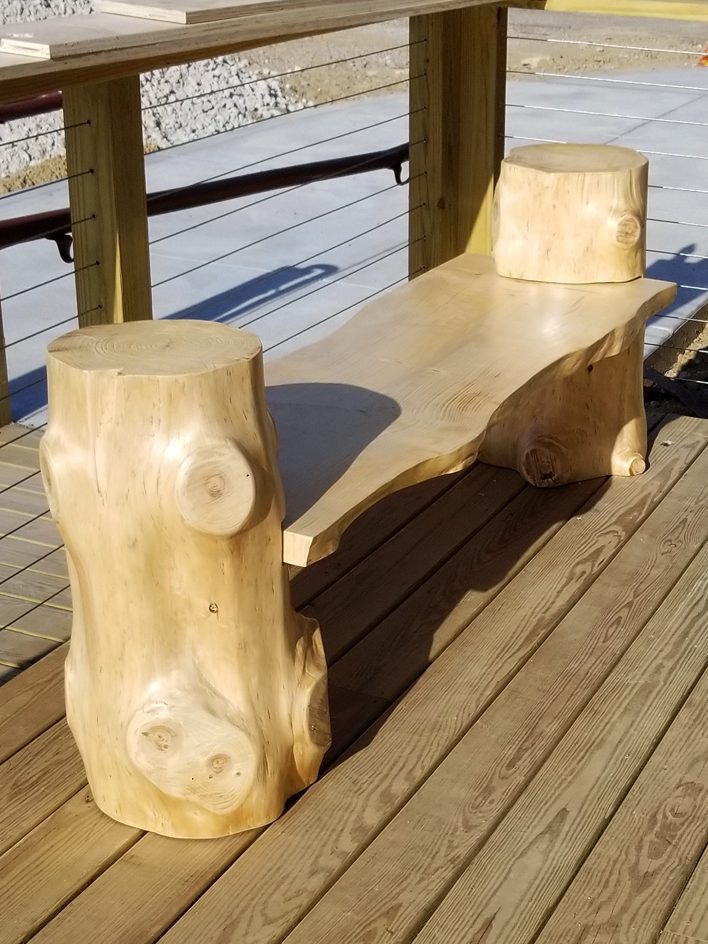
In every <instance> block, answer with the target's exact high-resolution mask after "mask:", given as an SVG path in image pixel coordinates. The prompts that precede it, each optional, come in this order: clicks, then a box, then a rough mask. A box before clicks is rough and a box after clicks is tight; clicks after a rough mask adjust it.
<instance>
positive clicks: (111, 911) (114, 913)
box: [37, 469, 522, 944]
mask: <svg viewBox="0 0 708 944" xmlns="http://www.w3.org/2000/svg"><path fill="white" fill-rule="evenodd" d="M475 473H476V474H475ZM470 477H471V480H472V483H473V484H474V491H473V490H472V487H471V486H470V487H469V489H468V492H466V493H464V494H465V495H467V497H471V496H472V495H474V494H478V493H479V490H480V489H483V492H482V495H483V498H484V501H485V503H486V505H488V506H490V507H495V506H496V507H502V506H503V505H504V504H505V502H506V501H507V500H508V482H509V481H510V480H514V481H515V483H516V488H517V489H518V488H520V487H522V486H521V483H520V482H519V481H518V479H517V478H516V476H514V475H513V474H512V473H505V472H499V471H497V470H492V469H479V470H473V471H472V472H471V473H469V474H468V475H467V476H466V477H465V478H470ZM453 484H454V482H453ZM457 484H458V485H462V484H463V481H462V480H460V481H458V483H457ZM426 489H427V486H424V487H423V491H426ZM415 491H416V492H417V491H419V490H418V489H416V490H415ZM398 497H402V496H394V499H393V500H394V501H395V499H396V498H398ZM413 497H414V496H413V495H410V496H409V503H410V500H412V498H413ZM451 499H452V495H451V494H449V493H448V494H446V495H443V496H442V498H441V499H440V500H439V502H437V503H436V504H440V505H441V506H444V507H441V508H440V509H439V511H438V514H439V515H440V517H442V518H443V519H444V520H447V521H449V520H450V518H451V517H452V515H453V513H452V512H451V510H450V509H449V507H448V506H449V505H450V504H452V505H453V506H454V509H455V512H454V513H455V514H456V515H457V517H458V518H464V517H465V516H464V514H461V513H460V512H461V506H462V504H463V503H464V502H463V501H461V498H460V497H457V498H456V500H455V501H454V502H452V503H451ZM472 511H473V515H472V518H473V519H474V518H476V517H477V516H478V515H483V514H484V512H483V511H482V510H481V509H479V508H477V507H476V506H473V509H472ZM432 520H433V518H432V516H431V515H424V516H423V519H422V520H421V518H415V520H414V521H410V522H408V523H407V525H406V526H405V527H404V528H403V530H402V531H401V532H400V537H398V538H395V539H392V540H389V541H388V542H385V543H383V544H382V545H381V547H380V548H379V550H378V551H377V552H376V553H374V554H372V555H371V556H370V557H369V558H367V561H366V564H365V565H362V566H361V567H359V568H357V570H358V573H359V578H360V579H361V580H363V581H365V582H368V583H369V584H371V585H372V586H373V585H374V584H375V580H374V576H375V574H376V573H378V572H379V570H380V569H381V568H383V570H384V571H385V572H390V571H392V569H393V565H392V563H391V562H389V563H387V561H389V559H390V561H393V560H398V559H399V558H400V555H401V552H402V549H403V546H405V547H407V548H408V550H409V553H410V555H411V556H413V557H417V558H418V566H419V567H422V566H423V561H424V560H426V559H427V557H428V555H427V554H426V555H421V554H420V553H418V554H417V555H416V554H415V550H416V545H418V546H419V545H420V542H421V536H426V534H427V531H428V527H429V525H430V524H431V523H432ZM470 524H472V522H470ZM462 526H463V524H462V522H461V523H460V524H458V525H457V527H462ZM444 538H445V535H444V529H443V528H441V529H440V536H439V538H438V542H437V543H438V545H439V549H438V553H439V555H440V556H442V557H444V556H445V553H448V554H449V553H450V552H451V551H452V550H453V549H454V547H455V536H454V534H451V535H450V541H449V542H448V543H447V551H446V550H445V545H446V542H445V539H444ZM426 548H427V549H429V550H430V554H431V556H432V558H433V559H435V555H434V554H433V551H432V546H431V545H430V544H426ZM428 566H429V565H428ZM389 605H390V604H389V602H388V598H387V595H386V594H379V595H378V596H377V597H376V598H375V599H372V600H371V606H370V608H369V613H368V617H369V618H370V617H371V614H372V612H373V613H374V614H376V613H377V612H378V614H379V617H380V616H382V615H384V613H385V612H386V610H387V608H388V607H389ZM330 609H331V607H330ZM341 617H342V618H341V619H340V618H338V616H337V614H335V613H333V618H332V622H331V623H330V631H329V633H328V635H327V638H326V646H327V649H328V650H329V652H330V658H332V655H331V653H332V652H333V650H334V649H335V648H336V645H337V639H338V630H339V626H340V625H341V623H342V622H346V623H347V625H350V624H351V625H356V624H357V622H358V621H359V620H358V617H357V616H356V615H352V614H351V612H350V611H349V608H348V606H346V605H345V606H343V607H342V613H341ZM362 634H363V630H360V631H359V633H358V634H357V635H362ZM332 697H333V701H334V702H335V704H338V705H340V706H341V705H342V704H343V698H344V699H346V702H345V704H346V713H347V716H346V717H345V713H344V712H343V711H340V712H339V715H338V717H339V719H340V722H341V724H340V729H339V732H338V738H337V741H338V745H339V746H337V745H335V747H334V749H333V751H332V752H331V755H330V760H331V759H332V758H333V757H334V756H336V754H337V751H340V752H341V749H342V746H344V745H346V744H347V743H349V741H351V740H352V737H353V735H352V734H351V733H350V732H351V731H352V730H354V731H356V730H357V727H356V726H357V725H359V724H360V717H359V714H360V713H359V712H358V711H357V710H356V708H355V705H356V703H355V700H354V699H353V697H352V695H350V694H349V693H345V694H344V695H343V696H341V695H340V694H339V693H338V691H337V690H336V689H335V690H334V691H333V692H332ZM383 707H385V706H384V705H380V706H379V708H378V710H379V711H380V710H382V709H383ZM367 710H368V712H369V713H370V712H371V706H370V705H369V706H368V709H367ZM374 711H376V707H374ZM60 813H61V811H57V814H55V817H57V818H58V817H59V815H60ZM40 828H41V827H40ZM255 837H256V833H255V832H254V833H252V834H249V835H248V837H244V838H247V840H248V841H247V842H245V843H240V842H237V841H236V840H234V841H232V842H229V843H216V844H214V843H210V844H208V848H205V846H204V845H200V844H189V845H187V846H183V847H181V848H183V850H184V855H180V856H179V857H169V862H165V861H162V860H161V859H160V856H159V852H160V851H162V854H163V856H164V850H165V846H164V845H161V843H162V842H164V841H163V840H160V838H159V837H156V836H151V835H147V836H145V837H144V838H143V839H141V840H140V841H139V842H138V843H137V845H136V846H134V847H133V848H132V849H131V851H130V853H128V854H127V855H126V856H122V857H121V858H120V859H119V860H118V861H117V862H116V863H115V864H114V865H113V866H111V867H110V868H109V869H108V871H107V872H106V873H105V874H104V875H103V876H101V877H100V878H98V879H97V880H95V881H94V882H93V883H92V884H91V886H90V888H89V889H88V890H87V891H86V892H84V894H83V895H81V896H80V897H79V898H78V899H77V900H76V901H75V902H73V903H72V904H71V905H69V907H68V908H66V909H65V910H64V911H62V912H61V914H59V915H58V916H57V918H56V919H55V920H54V921H52V922H51V923H50V925H49V926H48V927H47V929H46V936H47V938H48V939H52V940H64V939H66V940H73V941H74V942H76V941H77V940H78V939H80V937H81V935H82V934H83V933H84V931H85V928H86V920H85V917H84V915H85V914H87V913H89V912H93V913H96V912H97V910H98V911H100V913H101V915H102V916H103V920H102V941H103V944H106V942H107V941H114V940H115V941H118V940H122V939H123V938H124V935H125V933H126V931H125V928H126V923H125V921H126V919H125V913H124V910H123V909H120V908H118V909H117V908H116V907H115V904H116V890H117V889H119V890H120V894H119V897H120V899H121V900H131V901H134V902H135V906H134V908H133V909H131V919H130V920H131V924H130V928H131V930H130V933H131V936H132V937H135V938H136V939H139V938H140V937H141V936H142V935H143V934H147V933H148V932H147V930H146V929H147V928H148V927H154V926H155V924H156V923H157V924H158V925H160V926H163V925H164V929H165V930H166V928H167V927H168V926H169V925H170V924H171V923H172V920H173V915H174V914H175V913H177V912H178V911H179V910H181V909H182V908H183V907H184V905H185V904H186V903H187V901H188V900H191V899H192V898H196V897H197V896H198V895H199V894H200V893H201V892H203V891H204V890H205V889H206V888H207V887H208V885H209V884H210V882H211V881H212V880H214V879H215V878H217V877H218V875H219V874H220V873H221V872H222V871H223V869H224V868H225V867H226V866H227V865H228V864H229V863H230V862H232V861H233V860H234V859H235V858H237V856H238V855H239V854H240V852H241V851H243V849H244V848H246V846H247V845H248V844H250V842H251V841H253V840H254V839H255ZM240 838H241V837H239V839H240ZM109 858H110V856H109ZM89 866H90V863H89ZM90 879H91V872H90V871H88V870H83V869H82V868H81V863H79V862H77V863H76V868H75V870H73V871H72V872H70V873H67V874H66V875H65V885H64V887H65V888H66V887H67V886H68V885H72V886H73V887H74V888H76V889H81V888H82V887H83V886H84V885H85V884H86V883H87V882H89V881H90ZM146 888H149V889H150V890H151V891H150V894H149V895H146V894H145V893H144V890H145V889H146ZM43 900H44V901H45V902H48V903H49V904H51V893H50V892H47V894H46V895H45V896H44V897H43ZM43 938H44V934H40V935H39V937H38V938H37V940H38V941H41V940H43Z"/></svg>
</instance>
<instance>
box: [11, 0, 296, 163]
mask: <svg viewBox="0 0 708 944" xmlns="http://www.w3.org/2000/svg"><path fill="white" fill-rule="evenodd" d="M89 6H90V4H89V3H88V2H87V0H40V2H38V0H2V9H1V10H0V23H13V22H20V21H27V20H32V19H34V20H39V19H44V18H45V17H47V16H53V15H57V14H58V15H61V14H65V13H86V12H88V9H89ZM141 84H142V99H143V107H144V108H145V109H146V110H145V112H144V130H145V146H146V150H157V149H161V148H165V147H169V146H170V145H174V144H181V143H183V142H185V141H190V140H193V139H195V138H202V137H207V136H208V135H210V134H214V133H215V132H219V131H227V130H231V129H233V128H238V127H240V126H241V125H244V124H248V123H250V122H252V121H256V120H258V119H260V118H269V117H271V116H273V115H280V114H285V113H287V112H291V111H297V110H298V109H300V108H302V107H303V106H304V105H305V104H307V101H306V100H304V99H303V98H302V97H301V96H299V95H297V94H296V92H294V91H293V90H292V89H290V88H289V87H288V86H287V85H284V84H283V83H282V82H281V81H280V80H278V79H273V78H271V77H269V73H268V70H264V69H254V68H252V67H251V66H250V65H249V64H248V63H247V62H246V61H244V60H243V59H241V58H238V57H236V56H222V57H219V58H217V59H209V60H206V61H204V62H196V63H190V64H189V65H182V66H174V67H172V68H169V69H160V70H157V71H155V72H149V73H146V74H145V75H143V76H142V80H141ZM220 89H226V91H218V90H220ZM204 93H210V94H204ZM202 95H203V97H201V96H202ZM191 96H198V97H196V98H192V100H191V101H178V99H189V98H190V97H191ZM62 124H63V118H62V114H61V112H56V113H54V114H49V115H41V116H36V117H33V118H26V119H21V120H19V121H12V122H7V123H6V124H4V125H0V176H3V177H6V176H10V175H13V174H18V173H19V172H21V171H23V170H25V169H26V168H27V167H29V166H32V165H35V164H38V163H41V162H43V161H47V160H49V159H51V158H57V157H60V156H61V155H62V154H63V153H64V139H63V135H62V134H61V133H54V134H45V133H44V132H56V131H58V129H60V128H61V127H62ZM33 135H39V137H31V136H33ZM28 136H30V137H29V139H28V140H21V141H20V140H19V139H24V138H28ZM12 142H18V143H12ZM3 145H4V146H3Z"/></svg>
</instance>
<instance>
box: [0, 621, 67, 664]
mask: <svg viewBox="0 0 708 944" xmlns="http://www.w3.org/2000/svg"><path fill="white" fill-rule="evenodd" d="M58 645H59V643H58V642H57V640H56V639H49V638H48V637H47V636H40V635H37V634H35V633H21V632H17V631H16V630H14V629H2V630H0V660H2V661H3V662H4V663H6V664H7V665H14V666H17V668H18V669H26V668H29V666H31V665H32V664H33V663H34V662H36V661H37V660H38V659H41V658H42V657H43V656H46V655H47V654H48V653H50V652H51V651H52V650H53V649H56V648H57V646H58Z"/></svg>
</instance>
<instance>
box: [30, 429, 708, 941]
mask: <svg viewBox="0 0 708 944" xmlns="http://www.w3.org/2000/svg"><path fill="white" fill-rule="evenodd" d="M696 425H697V424H696V423H695V421H690V420H682V421H678V423H677V424H673V425H671V426H669V427H667V429H666V430H665V431H664V436H665V437H666V441H667V442H668V441H671V442H673V443H674V444H675V445H673V446H666V447H661V449H660V450H659V453H658V455H657V457H656V464H657V472H656V473H655V474H656V477H657V479H656V480H657V482H659V481H662V482H663V481H664V479H665V481H666V482H667V483H668V484H662V488H663V487H666V488H670V487H671V484H672V483H673V482H674V481H675V478H676V476H677V475H678V472H677V471H676V470H677V468H678V467H679V465H680V464H682V465H681V467H683V466H685V464H686V463H687V462H688V461H690V456H691V455H694V454H695V451H696V449H697V448H699V447H698V446H697V442H698V440H699V438H700V437H699V436H698V435H697V431H696ZM692 429H693V433H692ZM692 436H693V438H692ZM702 442H703V444H704V443H705V435H703V439H702ZM655 448H657V449H658V446H657V447H655ZM645 481H650V480H649V479H646V480H645ZM622 484H624V483H622ZM626 484H630V483H626ZM564 491H565V490H564ZM568 491H570V490H568ZM635 491H637V490H635ZM531 494H533V495H535V496H536V497H537V498H538V499H539V500H542V502H543V503H544V504H545V505H546V506H548V499H549V496H548V495H547V494H545V493H537V492H532V493H531ZM560 494H561V493H558V495H553V498H554V499H556V498H557V497H559V496H560ZM627 494H629V493H627ZM625 497H626V496H624V497H623V496H615V497H614V499H613V501H614V502H615V509H616V510H617V509H619V508H624V509H625V511H626V522H627V523H629V524H630V526H632V527H634V522H635V521H636V517H637V515H639V516H640V517H641V516H642V514H644V513H646V512H643V511H641V510H639V509H638V508H635V507H633V506H632V505H631V504H629V505H628V504H627V502H626V501H625V500H624V498H625ZM644 500H645V498H643V499H642V501H644ZM652 501H654V499H652ZM576 507H577V506H576ZM642 508H646V506H645V505H642ZM568 513H569V514H572V511H569V512H568ZM622 520H623V522H625V518H624V516H623V517H622ZM527 524H528V527H529V529H531V530H533V529H534V525H533V518H530V519H527ZM593 525H594V522H593V521H592V520H589V521H588V522H587V527H588V528H589V529H590V530H591V529H592V527H593ZM623 527H624V524H623ZM609 533H611V532H608V534H609ZM499 537H500V535H499V533H497V535H496V536H494V535H489V537H488V538H487V540H488V542H489V543H488V550H487V552H486V553H483V555H482V557H481V560H482V561H485V560H487V559H488V557H489V556H490V554H492V555H493V553H494V551H495V549H497V548H499ZM479 540H482V541H483V540H484V539H483V538H481V537H480V539H479ZM612 540H613V541H614V537H613V538H612ZM517 541H518V542H519V546H521V542H522V536H521V535H519V536H518V537H517ZM580 544H581V545H582V541H581V542H580ZM571 546H572V545H571ZM566 557H567V550H566V549H565V548H563V549H562V553H561V560H559V562H558V565H557V566H558V567H565V566H566V563H567V562H566V560H565V558H566ZM492 572H493V571H492V570H491V568H490V573H492ZM543 572H544V570H540V571H539V572H538V574H536V575H532V578H533V580H534V581H535V582H536V583H538V580H539V574H541V573H543ZM460 573H462V571H460ZM468 573H469V570H468ZM584 579H585V578H584ZM429 583H431V584H432V583H433V582H432V581H429ZM458 583H459V581H458ZM532 585H533V584H532V583H531V582H530V583H529V586H532ZM444 587H445V583H444V582H442V581H441V582H440V583H439V585H438V586H437V589H435V587H434V586H432V587H431V598H432V596H433V595H434V594H437V595H440V594H441V593H442V592H443V588H444ZM541 587H542V585H541ZM491 595H492V596H493V595H494V592H492V594H491ZM559 606H560V607H562V606H563V602H562V600H561V601H560V603H559ZM516 607H517V610H518V607H519V604H518V602H517V603H516ZM409 622H410V621H409ZM326 632H327V627H325V633H326ZM420 632H421V626H420V625H419V626H415V625H413V626H411V633H412V634H414V635H415V634H419V633H420ZM423 632H424V630H423ZM469 645H470V648H469V650H468V651H467V653H462V654H461V655H460V656H459V657H458V658H456V659H455V660H454V664H457V665H458V666H460V667H464V666H465V665H466V664H468V663H470V662H472V661H474V658H475V647H474V639H471V640H470V643H469ZM423 657H424V662H423V663H422V664H426V663H427V659H425V652H423ZM372 658H374V659H376V658H377V655H376V649H374V650H373V651H372ZM383 670H384V671H385V667H383ZM13 684H14V683H13ZM463 684H464V682H463ZM443 694H444V693H443ZM394 697H395V696H394ZM334 698H335V700H337V701H339V700H340V696H339V694H335V695H334ZM442 704H443V702H441V705H442ZM351 705H352V708H353V707H354V702H353V701H352V703H351ZM342 707H345V705H342ZM430 710H431V711H434V710H435V708H434V706H431V709H430ZM449 710H450V711H453V712H454V711H455V710H456V709H455V704H454V703H451V704H450V706H449ZM359 714H360V711H359V710H356V711H352V715H351V716H352V719H353V721H358V718H359ZM339 716H340V717H343V713H342V712H341V711H340V715H339ZM431 723H432V722H431ZM408 730H413V728H410V729H408ZM377 736H378V735H377ZM389 746H390V745H389ZM383 757H385V754H382V755H381V758H382V759H383ZM382 764H383V766H385V762H383V760H382V761H380V762H379V768H382ZM343 783H344V781H343ZM342 797H343V799H344V794H342ZM333 815H334V817H335V818H334V820H332V821H335V822H337V821H338V819H339V818H340V817H341V813H340V814H337V813H335V814H333ZM352 816H353V817H354V818H353V819H352V825H353V824H354V822H355V819H356V814H355V812H354V813H353V814H352ZM322 822H323V826H324V820H323V821H322ZM148 840H151V841H153V842H154V843H155V844H153V845H151V844H150V842H149V841H148ZM234 841H235V840H234ZM293 841H296V837H293ZM328 842H329V840H328ZM227 845H228V841H227V842H225V843H224V846H223V847H222V849H221V859H219V856H217V855H216V854H214V855H213V857H212V856H211V855H210V854H209V853H208V852H207V850H209V849H211V848H212V844H211V843H207V844H198V843H196V844H187V845H180V849H181V850H184V852H185V855H184V856H179V857H175V856H173V855H171V854H169V850H170V848H171V846H170V845H169V841H167V840H160V839H159V837H154V836H153V837H146V839H144V840H141V841H140V843H138V845H137V846H135V847H134V849H132V850H131V851H130V852H129V853H128V854H127V855H126V856H124V857H122V858H120V859H118V861H117V862H116V863H115V864H114V865H113V866H112V867H111V868H109V869H108V870H107V872H105V873H104V875H103V876H102V877H101V879H99V880H97V881H95V882H94V883H93V884H92V885H91V886H90V888H89V889H88V890H87V891H86V892H85V893H84V894H83V895H80V896H79V897H78V898H77V899H75V901H74V902H73V903H72V904H71V905H69V906H68V907H67V908H66V909H64V911H62V912H61V914H60V915H59V916H57V918H56V919H55V920H54V921H52V922H50V924H49V925H48V926H47V928H46V929H45V932H42V934H41V936H40V939H41V940H42V941H44V940H46V941H47V942H49V941H52V942H54V941H59V940H67V941H72V942H73V944H77V942H79V941H84V940H86V941H88V940H90V939H91V930H90V929H91V927H92V924H91V915H95V914H96V913H101V914H102V915H106V916H107V921H106V922H105V923H104V924H103V926H102V940H105V941H110V942H112V944H113V942H118V941H122V940H124V939H125V935H126V934H130V933H131V929H134V939H135V940H140V939H141V938H142V937H143V936H145V938H147V937H150V939H154V934H155V933H156V932H155V930H154V929H155V928H162V929H163V930H164V929H165V928H166V927H168V926H169V925H170V924H171V923H172V921H173V920H174V917H175V915H177V914H178V913H179V912H180V911H181V910H182V908H183V907H184V904H186V903H187V901H188V900H190V897H189V896H196V895H198V894H199V893H200V891H201V890H203V889H204V888H205V887H206V885H208V884H209V882H210V881H211V880H213V879H214V878H215V877H216V876H218V874H219V872H220V871H221V869H223V867H224V866H225V865H226V864H228V861H229V858H228V856H229V855H230V851H229V850H228V848H227ZM325 845H326V846H327V848H329V846H328V844H327V843H325ZM141 850H142V851H141ZM191 850H194V851H193V852H192V851H191ZM197 850H201V851H199V853H197ZM323 851H324V849H323ZM236 854H238V851H237V852H235V853H234V855H236ZM201 866H203V871H201ZM74 874H75V875H77V877H78V876H80V875H81V874H82V873H81V870H80V869H77V872H76V873H74ZM298 874H299V873H298ZM285 875H286V876H288V875H290V876H291V877H292V876H294V875H295V873H294V872H292V871H290V872H288V871H287V870H286V871H285ZM143 880H144V882H145V885H143ZM144 889H145V891H144ZM116 890H117V891H116ZM121 890H125V894H127V895H128V896H129V900H133V901H134V907H133V908H131V911H130V915H129V916H128V915H127V914H126V912H125V909H124V908H122V907H120V906H119V902H118V898H120V899H121V900H126V899H125V895H123V894H121ZM148 890H149V894H148V893H147V891H148ZM281 894H282V893H279V896H281ZM116 896H117V897H116ZM128 921H129V924H128V925H127V924H126V922H128ZM237 931H238V928H236V931H235V932H234V933H237ZM60 933H61V934H62V935H63V936H60ZM103 935H105V938H104V937H103Z"/></svg>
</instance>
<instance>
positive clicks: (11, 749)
mask: <svg viewBox="0 0 708 944" xmlns="http://www.w3.org/2000/svg"><path fill="white" fill-rule="evenodd" d="M66 652H67V649H66V646H61V647H60V648H59V649H57V650H55V651H54V652H53V653H52V654H51V655H49V656H47V657H46V658H44V659H42V660H41V662H38V663H37V664H36V665H33V666H32V667H31V668H29V669H27V670H25V672H23V673H22V678H21V679H17V680H14V679H13V681H12V683H11V684H7V685H3V687H2V688H1V689H0V763H1V762H2V761H5V760H7V758H8V757H10V756H11V755H12V754H15V753H16V752H17V751H19V750H20V749H21V748H23V747H24V746H25V745H26V744H28V743H29V742H30V741H31V740H32V739H33V738H35V737H37V736H38V735H40V734H42V732H44V731H46V730H47V728H49V727H51V726H52V725H53V724H55V723H56V722H57V721H59V719H60V718H61V717H62V716H63V714H64V659H65V658H66Z"/></svg>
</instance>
